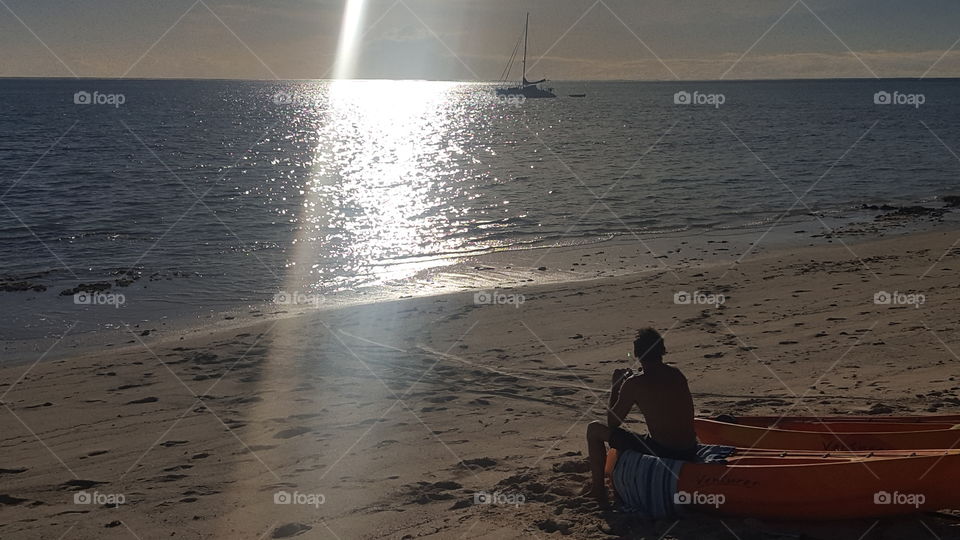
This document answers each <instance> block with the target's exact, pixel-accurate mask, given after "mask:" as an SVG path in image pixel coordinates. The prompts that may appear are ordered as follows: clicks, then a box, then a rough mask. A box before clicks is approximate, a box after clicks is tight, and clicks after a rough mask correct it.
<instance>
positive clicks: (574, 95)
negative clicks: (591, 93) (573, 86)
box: [567, 94, 587, 97]
mask: <svg viewBox="0 0 960 540" xmlns="http://www.w3.org/2000/svg"><path fill="white" fill-rule="evenodd" d="M567 96H569V97H587V95H586V94H567Z"/></svg>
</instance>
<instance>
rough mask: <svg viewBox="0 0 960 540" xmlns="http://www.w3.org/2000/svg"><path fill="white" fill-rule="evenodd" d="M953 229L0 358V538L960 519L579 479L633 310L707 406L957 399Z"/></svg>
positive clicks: (601, 532)
mask: <svg viewBox="0 0 960 540" xmlns="http://www.w3.org/2000/svg"><path fill="white" fill-rule="evenodd" d="M956 242H957V234H956V232H951V231H936V232H927V233H915V234H909V235H901V236H896V237H892V238H882V239H877V238H874V239H870V240H863V239H861V241H860V242H857V243H850V242H846V243H844V244H842V245H840V244H839V243H838V244H836V245H829V246H816V247H808V248H796V249H791V250H785V251H770V252H766V253H761V254H757V255H753V256H751V257H748V258H746V259H744V260H743V261H741V262H740V263H738V264H732V265H731V264H729V262H723V263H713V264H704V265H700V266H689V265H688V266H682V267H681V266H677V267H673V266H670V265H669V263H667V262H664V263H663V264H662V265H661V266H660V267H659V268H655V269H651V270H649V271H645V272H634V273H631V274H629V275H624V276H617V277H608V278H599V279H593V280H587V281H579V282H569V283H555V284H546V285H535V286H530V287H521V288H501V289H497V290H496V291H495V298H496V299H497V300H496V301H497V302H499V303H488V304H478V303H476V300H477V299H476V298H475V294H476V293H475V292H464V293H458V294H449V295H442V296H431V297H425V298H410V299H404V300H399V301H392V302H381V303H375V304H369V305H362V306H354V307H349V308H344V309H338V310H332V311H324V312H318V313H313V314H306V315H298V316H295V317H291V316H277V317H275V318H272V319H270V320H265V321H262V322H259V323H257V324H254V325H251V326H248V327H245V328H242V329H241V330H240V331H237V330H229V331H217V332H212V333H210V334H209V335H203V336H196V335H194V336H192V337H189V338H185V339H179V338H176V337H171V338H170V339H167V340H166V341H164V342H160V343H152V344H151V345H149V346H148V345H146V344H145V343H144V342H142V341H141V339H142V338H141V336H140V335H139V334H138V333H133V332H132V333H131V334H130V337H129V340H128V343H127V344H126V346H125V347H124V348H122V349H121V348H118V349H117V350H111V351H106V350H104V351H99V352H97V353H96V354H88V355H85V356H80V357H74V358H69V359H59V360H55V361H46V360H43V359H42V358H39V359H38V360H37V361H35V362H32V363H27V364H20V365H14V366H7V367H4V368H3V369H2V371H0V381H2V382H0V396H2V397H0V400H2V404H3V411H2V414H3V416H4V420H3V431H2V438H0V445H2V453H0V455H2V463H0V477H2V484H0V485H2V488H0V502H2V505H0V515H2V519H0V523H2V525H0V536H2V537H3V538H24V539H28V538H29V539H32V538H37V539H39V538H144V539H146V538H161V537H162V538H285V537H293V536H300V537H303V538H491V539H492V538H550V537H559V536H566V537H572V538H620V537H624V538H677V539H692V538H718V539H719V538H733V537H736V538H800V537H801V536H799V535H801V534H803V535H807V536H803V537H805V538H824V539H826V538H853V539H856V538H916V539H920V538H932V537H937V538H958V537H960V525H958V523H957V521H956V517H958V516H956V515H954V518H953V519H949V517H944V516H929V515H925V516H921V517H917V518H907V519H902V520H896V521H883V522H873V521H866V522H844V523H827V524H802V525H801V524H793V523H764V522H759V521H756V520H742V519H724V520H719V519H716V518H711V517H706V516H691V517H689V518H687V519H684V520H682V521H679V522H646V521H637V520H632V519H630V518H629V517H628V516H624V515H622V514H619V513H616V512H610V511H602V510H600V509H599V508H598V507H597V506H596V505H595V504H594V503H592V502H590V501H588V500H586V499H583V498H581V497H578V496H577V492H578V491H579V490H580V488H581V487H582V486H583V484H584V482H585V480H586V477H587V475H586V474H584V473H585V471H586V463H585V457H584V452H585V443H584V429H585V426H586V424H587V423H588V422H589V421H591V420H593V419H598V418H601V417H602V414H603V411H604V405H605V401H606V398H607V389H608V385H609V377H610V373H611V372H612V370H613V369H614V368H615V367H623V366H625V365H629V361H630V359H629V358H628V357H627V352H629V351H630V339H631V337H632V335H633V332H634V330H635V329H636V328H637V327H640V326H646V325H651V326H654V327H656V328H659V329H661V331H662V332H664V333H665V340H666V343H667V348H668V356H667V360H668V361H669V362H670V363H672V364H674V365H676V366H678V367H680V368H681V369H683V370H684V372H685V373H686V374H687V377H688V378H689V380H690V385H691V389H692V391H693V392H694V397H695V400H696V406H697V410H698V413H699V414H700V415H705V416H709V415H717V414H721V413H732V414H745V413H755V414H773V415H780V414H797V415H821V414H850V413H858V414H881V413H884V414H912V413H915V414H922V413H934V412H937V413H950V412H953V413H956V412H958V411H960V394H958V390H960V383H958V382H957V380H956V378H957V374H958V373H960V372H958V371H957V368H956V366H957V365H958V362H960V360H958V358H957V356H956V354H954V352H955V351H960V341H958V334H957V328H956V318H955V314H956V309H955V306H956V303H957V302H958V301H960V290H958V286H957V284H956V278H955V275H956V265H957V264H958V256H960V249H957V247H956V245H955V244H956ZM567 255H568V256H570V257H574V258H575V259H574V260H573V262H576V261H577V260H580V261H586V260H589V258H596V257H604V256H605V253H604V248H603V247H602V246H600V247H598V246H589V247H585V248H583V249H581V250H578V251H570V252H568V253H567ZM635 256H636V257H649V255H648V254H647V253H644V252H643V251H642V249H641V248H640V247H636V252H635ZM568 262H569V261H568ZM696 291H699V294H695V292H696ZM881 291H886V292H888V293H890V295H892V297H893V298H894V300H893V303H891V304H883V303H881V304H877V303H875V300H874V295H875V294H878V293H880V292H881ZM681 292H687V293H689V294H690V295H691V298H692V300H691V303H689V304H683V303H680V304H678V303H676V302H675V298H674V296H675V294H678V293H681ZM911 294H913V295H922V303H919V302H915V303H914V304H902V305H897V303H896V302H897V300H896V299H897V298H900V299H901V300H903V299H906V298H908V295H911ZM710 295H715V296H713V297H712V298H714V299H716V298H719V296H718V295H722V297H723V303H722V304H720V303H713V304H706V303H701V304H698V303H697V302H702V301H705V299H706V298H710ZM897 295H899V296H897ZM912 298H913V299H914V300H917V299H920V298H921V296H914V297H912ZM480 300H481V301H482V302H483V301H486V300H485V299H483V298H480ZM680 301H681V302H682V301H683V299H682V298H681V299H680ZM634 420H636V419H634ZM633 427H634V428H637V429H642V428H641V427H640V426H637V425H634V426H633ZM784 488H785V489H789V486H784ZM484 493H486V494H494V493H496V494H497V498H496V500H495V501H494V502H493V503H491V504H482V501H483V494H484ZM478 494H479V495H478ZM477 502H481V504H475V503H477ZM117 503H119V504H117Z"/></svg>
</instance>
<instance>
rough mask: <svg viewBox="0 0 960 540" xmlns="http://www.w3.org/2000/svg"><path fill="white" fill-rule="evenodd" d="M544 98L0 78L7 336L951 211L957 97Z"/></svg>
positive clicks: (852, 84) (597, 94)
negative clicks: (558, 259) (643, 243)
mask: <svg viewBox="0 0 960 540" xmlns="http://www.w3.org/2000/svg"><path fill="white" fill-rule="evenodd" d="M553 86H555V88H556V91H557V93H558V94H559V95H560V96H561V97H560V98H559V99H556V100H530V101H526V102H522V103H521V102H517V101H513V100H498V99H497V98H496V97H495V96H494V95H493V92H492V87H491V86H490V85H486V84H476V83H454V82H424V81H341V82H325V81H302V82H295V81H293V82H240V81H174V80H165V81H156V80H124V81H118V80H93V79H83V80H62V79H61V80H38V79H7V80H0V133H3V134H4V136H3V138H2V139H0V194H2V196H0V203H2V204H0V239H2V245H3V249H2V250H0V281H2V282H6V283H8V284H10V283H27V284H28V285H30V286H33V285H37V286H39V287H38V288H43V287H46V289H45V290H42V291H35V290H29V291H18V292H0V309H4V311H5V313H6V314H7V316H5V317H4V318H3V322H2V323H0V338H2V339H14V338H23V337H34V336H50V335H57V333H58V332H62V331H63V329H64V328H66V327H69V326H71V325H72V324H73V323H74V322H76V321H80V324H79V325H78V326H77V327H76V328H77V330H74V331H90V330H94V329H96V328H98V327H103V326H111V325H114V326H115V325H117V324H124V323H132V322H143V321H150V320H156V319H159V318H162V317H176V316H178V315H182V314H189V315H191V316H200V315H201V314H207V316H209V314H210V313H214V312H217V311H219V310H227V309H229V308H231V307H237V306H256V305H258V304H262V303H264V302H267V303H269V302H270V301H271V300H272V299H274V297H275V296H276V295H277V294H278V293H281V292H284V293H287V294H293V295H300V296H301V300H303V298H306V300H307V301H308V302H309V299H310V298H311V295H318V296H319V295H323V296H322V297H323V298H331V297H336V296H337V295H338V294H348V293H350V292H356V291H358V290H365V289H370V288H379V289H380V290H388V291H389V290H390V288H391V287H397V286H399V285H400V284H403V283H405V280H408V279H410V278H411V276H414V275H415V274H416V273H417V272H422V271H424V270H429V269H436V270H437V271H442V268H443V267H445V266H446V265H449V264H450V263H451V262H452V261H456V260H458V259H460V258H462V257H465V256H469V255H476V254H483V253H489V252H493V251H498V250H514V249H533V248H538V247H545V246H559V245H574V244H579V243H593V242H604V241H612V240H613V241H615V240H617V239H626V240H629V239H631V238H634V235H636V236H640V237H643V236H651V237H655V236H663V235H670V234H677V233H684V234H700V233H704V234H705V233H708V232H716V231H726V230H729V231H748V232H749V231H758V232H762V231H763V230H764V229H765V228H766V227H768V226H769V225H771V224H773V223H775V222H776V221H777V220H779V219H785V220H786V221H787V222H789V221H791V220H802V219H805V216H806V214H808V213H809V212H816V213H818V215H821V216H846V215H851V214H853V213H856V212H858V211H859V210H858V209H859V207H860V206H861V205H863V204H884V203H890V204H918V203H930V202H935V200H936V198H937V197H939V196H942V195H945V194H951V193H958V192H960V186H958V184H960V178H958V176H960V159H958V158H957V155H956V153H957V152H958V151H960V126H958V125H957V122H956V118H957V117H958V113H960V104H958V102H957V96H958V95H960V81H958V80H945V79H940V80H924V81H914V80H835V81H766V82H702V83H698V82H690V83H687V82H684V83H652V82H651V83H642V82H557V83H555V84H554V85H553ZM678 92H686V93H687V94H679V95H678V94H677V93H678ZM878 92H886V93H887V94H889V100H888V99H887V96H886V95H885V94H877V93H878ZM572 93H586V94H587V96H586V97H585V98H572V97H567V95H568V94H572ZM687 96H689V101H691V102H692V103H684V101H685V99H686V97H687ZM678 100H679V101H680V103H677V101H678ZM877 101H879V103H878V102H877ZM886 101H890V103H887V102H886ZM798 197H800V198H802V201H803V203H798V200H797V199H798ZM81 283H83V284H94V283H103V284H109V285H110V288H109V289H104V290H103V291H100V292H101V293H102V294H97V293H89V294H90V295H89V296H88V297H86V298H81V299H80V300H79V301H78V300H77V299H76V298H75V297H74V294H73V293H72V292H70V291H71V289H72V288H74V287H76V286H77V285H79V284H81ZM109 294H114V295H118V294H122V295H123V301H122V303H121V302H119V301H117V298H118V297H116V296H115V297H114V298H113V303H112V304H111V299H110V297H108V296H107V295H109ZM78 302H79V303H78ZM84 302H90V303H84Z"/></svg>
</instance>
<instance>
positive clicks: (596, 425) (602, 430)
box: [587, 421, 610, 441]
mask: <svg viewBox="0 0 960 540" xmlns="http://www.w3.org/2000/svg"><path fill="white" fill-rule="evenodd" d="M587 438H588V439H601V440H604V441H605V440H607V439H609V438H610V428H608V427H607V426H606V424H603V423H602V422H597V421H593V422H590V423H589V424H587Z"/></svg>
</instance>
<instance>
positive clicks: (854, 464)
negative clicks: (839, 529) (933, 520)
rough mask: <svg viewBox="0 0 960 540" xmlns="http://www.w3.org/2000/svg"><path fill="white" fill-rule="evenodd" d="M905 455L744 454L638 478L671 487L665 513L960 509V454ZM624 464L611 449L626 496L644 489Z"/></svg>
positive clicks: (825, 515)
mask: <svg viewBox="0 0 960 540" xmlns="http://www.w3.org/2000/svg"><path fill="white" fill-rule="evenodd" d="M631 453H632V452H628V454H631ZM899 454H900V455H898V453H897V452H887V453H883V454H879V455H877V454H857V453H846V454H827V455H816V454H813V453H790V454H789V455H776V454H774V453H769V452H768V453H764V452H762V451H761V452H754V451H746V450H738V453H735V454H734V455H733V456H731V457H729V458H727V460H726V462H724V463H680V464H679V468H678V469H671V470H676V472H671V473H669V474H666V473H665V471H664V470H660V471H658V473H657V474H655V475H651V476H649V477H643V479H641V478H639V477H636V478H637V481H638V482H643V481H645V480H646V479H649V478H653V477H656V478H657V479H658V480H659V481H660V482H661V483H663V482H666V486H665V487H666V490H665V491H666V492H667V494H668V495H672V497H670V498H672V500H669V499H667V500H666V502H665V503H664V504H662V505H661V506H660V508H665V509H667V510H668V511H671V510H672V511H674V512H677V511H683V510H686V509H693V510H697V511H702V512H707V513H712V514H717V515H724V516H737V517H752V518H759V519H796V520H833V519H862V518H880V517H885V516H896V515H907V514H916V513H921V512H928V511H934V510H940V509H947V508H949V509H957V508H960V491H958V490H956V489H954V483H955V482H954V481H953V480H951V479H955V478H958V477H960V476H958V475H960V450H939V451H919V452H917V453H916V455H913V453H911V454H910V455H902V454H905V452H900V453H899ZM625 455H626V454H625ZM633 457H634V458H635V457H636V456H633ZM652 459H656V458H652ZM627 461H629V460H627ZM668 462H669V460H666V461H662V462H659V463H655V464H654V465H653V466H655V467H664V465H661V464H666V463H668ZM618 463H619V459H618V456H617V452H616V450H611V451H610V453H608V454H607V463H606V473H607V477H608V480H609V481H610V483H611V485H612V486H613V487H614V490H615V491H616V492H617V493H618V496H619V494H621V493H629V492H630V491H631V490H632V491H634V492H635V493H636V492H642V491H643V486H640V490H639V491H638V490H636V488H635V486H630V485H625V483H628V482H632V481H633V479H634V477H627V478H626V479H625V478H624V476H623V475H622V474H621V475H618V474H615V468H616V467H617V466H618ZM648 465H649V463H648ZM675 465H676V462H675ZM617 480H619V481H617ZM653 492H657V493H662V491H659V490H653V491H651V493H653Z"/></svg>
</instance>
